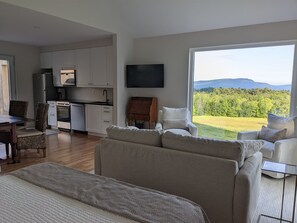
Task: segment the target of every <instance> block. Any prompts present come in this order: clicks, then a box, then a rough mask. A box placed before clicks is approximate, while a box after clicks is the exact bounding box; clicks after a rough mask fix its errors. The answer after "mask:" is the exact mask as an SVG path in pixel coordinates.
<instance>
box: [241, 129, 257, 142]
mask: <svg viewBox="0 0 297 223" xmlns="http://www.w3.org/2000/svg"><path fill="white" fill-rule="evenodd" d="M258 133H259V131H248V132H238V133H237V139H238V140H254V139H258Z"/></svg>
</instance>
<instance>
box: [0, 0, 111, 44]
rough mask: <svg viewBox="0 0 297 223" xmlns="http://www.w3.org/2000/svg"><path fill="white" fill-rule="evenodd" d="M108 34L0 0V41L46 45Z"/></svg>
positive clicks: (86, 39)
mask: <svg viewBox="0 0 297 223" xmlns="http://www.w3.org/2000/svg"><path fill="white" fill-rule="evenodd" d="M107 35H111V34H110V33H108V32H105V31H103V30H100V29H96V28H93V27H90V26H86V25H82V24H79V23H75V22H71V21H68V20H65V19H61V18H58V17H54V16H51V15H46V14H43V13H39V12H36V11H33V10H30V9H25V8H22V7H17V6H13V5H9V4H5V3H1V2H0V40H3V41H8V42H15V43H22V44H28V45H33V46H49V45H59V44H65V43H75V42H81V41H88V40H94V39H98V38H102V37H106V36H107Z"/></svg>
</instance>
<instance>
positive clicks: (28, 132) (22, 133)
mask: <svg viewBox="0 0 297 223" xmlns="http://www.w3.org/2000/svg"><path fill="white" fill-rule="evenodd" d="M16 134H17V137H30V136H38V135H43V132H41V131H38V130H37V129H19V130H17V132H16Z"/></svg>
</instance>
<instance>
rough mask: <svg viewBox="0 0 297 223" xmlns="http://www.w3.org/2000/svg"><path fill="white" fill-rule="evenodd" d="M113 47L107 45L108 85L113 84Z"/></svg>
mask: <svg viewBox="0 0 297 223" xmlns="http://www.w3.org/2000/svg"><path fill="white" fill-rule="evenodd" d="M112 50H113V49H112V47H111V46H108V47H106V59H107V68H106V85H107V86H110V87H112V86H113V81H114V78H113V66H112V64H113V56H112Z"/></svg>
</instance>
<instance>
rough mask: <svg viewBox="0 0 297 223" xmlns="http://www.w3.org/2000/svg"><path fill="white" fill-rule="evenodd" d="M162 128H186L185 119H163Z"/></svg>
mask: <svg viewBox="0 0 297 223" xmlns="http://www.w3.org/2000/svg"><path fill="white" fill-rule="evenodd" d="M163 129H187V120H186V119H163Z"/></svg>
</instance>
